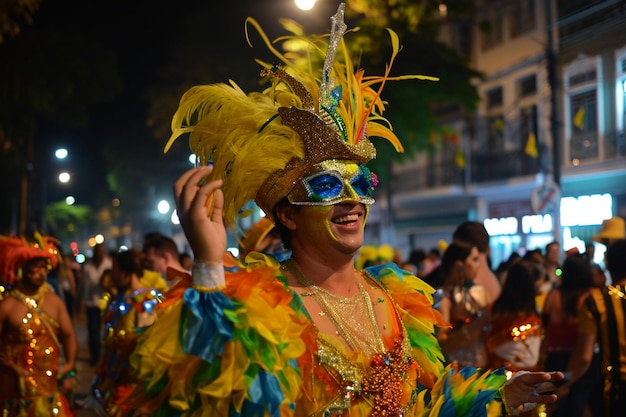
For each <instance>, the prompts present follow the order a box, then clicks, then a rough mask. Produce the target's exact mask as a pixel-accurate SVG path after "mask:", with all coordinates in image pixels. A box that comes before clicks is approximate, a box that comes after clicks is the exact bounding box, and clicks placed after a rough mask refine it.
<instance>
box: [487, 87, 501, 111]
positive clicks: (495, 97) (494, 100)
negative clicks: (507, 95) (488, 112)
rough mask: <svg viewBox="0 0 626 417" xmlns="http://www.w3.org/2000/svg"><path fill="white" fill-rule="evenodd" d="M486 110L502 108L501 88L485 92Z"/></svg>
mask: <svg viewBox="0 0 626 417" xmlns="http://www.w3.org/2000/svg"><path fill="white" fill-rule="evenodd" d="M486 95H487V108H488V109H493V108H495V107H500V106H502V103H503V96H502V87H496V88H492V89H491V90H487V93H486Z"/></svg>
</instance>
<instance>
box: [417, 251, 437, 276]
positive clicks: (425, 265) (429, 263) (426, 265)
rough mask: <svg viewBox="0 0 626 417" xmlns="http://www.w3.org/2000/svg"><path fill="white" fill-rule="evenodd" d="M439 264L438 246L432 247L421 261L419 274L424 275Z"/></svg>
mask: <svg viewBox="0 0 626 417" xmlns="http://www.w3.org/2000/svg"><path fill="white" fill-rule="evenodd" d="M440 264H441V251H440V250H439V248H436V247H433V248H430V250H429V251H428V255H426V258H424V260H423V261H422V269H421V272H420V273H421V274H422V275H421V276H426V275H428V274H430V273H431V272H432V271H434V270H435V268H437V267H438V266H439V265H440Z"/></svg>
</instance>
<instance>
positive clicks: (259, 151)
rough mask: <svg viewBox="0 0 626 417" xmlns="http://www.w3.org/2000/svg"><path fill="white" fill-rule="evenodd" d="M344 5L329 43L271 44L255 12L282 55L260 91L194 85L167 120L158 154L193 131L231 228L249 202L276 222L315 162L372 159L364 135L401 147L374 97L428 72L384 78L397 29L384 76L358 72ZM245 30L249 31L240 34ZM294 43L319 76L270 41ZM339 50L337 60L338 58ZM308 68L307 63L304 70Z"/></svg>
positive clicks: (394, 52) (198, 152)
mask: <svg viewBox="0 0 626 417" xmlns="http://www.w3.org/2000/svg"><path fill="white" fill-rule="evenodd" d="M344 7H345V6H344V4H343V3H342V4H341V5H340V6H339V9H338V11H337V13H336V14H335V15H334V16H333V17H332V19H331V20H332V30H331V33H330V35H329V40H328V46H327V47H326V48H324V46H323V45H320V43H319V41H315V40H311V39H307V38H304V37H300V36H295V35H294V36H284V37H281V38H279V39H277V40H276V41H274V42H272V41H271V40H270V39H269V38H268V37H267V35H266V34H265V33H264V32H263V30H262V28H261V27H260V25H259V24H258V23H257V22H256V21H255V20H254V19H252V18H248V19H247V20H246V23H247V26H246V32H247V30H248V25H251V26H252V27H254V28H255V29H256V30H257V32H258V33H259V35H260V36H261V38H262V39H263V41H264V43H265V45H266V46H267V48H268V49H269V50H270V51H271V52H272V53H273V54H274V55H275V56H276V57H277V58H278V59H279V60H280V61H281V62H282V65H281V66H280V67H279V66H276V65H271V64H268V63H265V62H262V61H259V60H257V62H258V63H259V64H261V65H262V66H263V68H264V69H263V70H262V71H261V75H262V76H267V77H269V78H270V79H271V80H272V86H271V87H270V88H268V89H266V90H265V91H263V92H253V93H249V94H246V93H244V92H243V91H242V90H241V89H240V88H239V87H238V86H237V84H235V83H234V82H233V81H232V80H231V81H230V84H224V83H221V84H213V85H205V86H196V87H193V88H191V89H190V90H189V91H187V93H185V94H184V95H183V97H182V98H181V101H180V106H179V108H178V110H177V111H176V113H175V115H174V117H173V119H172V132H173V133H172V136H171V137H170V140H169V141H168V143H167V145H166V148H165V152H167V150H168V149H169V148H170V147H171V145H172V143H173V142H174V141H175V140H176V139H177V138H178V137H180V136H181V135H184V134H190V147H191V150H192V152H194V153H195V154H196V155H197V156H198V157H199V158H200V163H201V164H203V165H204V164H207V163H212V164H213V165H214V169H213V172H212V173H211V175H210V177H209V178H208V180H213V179H218V178H221V179H223V180H224V184H223V186H222V190H223V192H224V201H225V204H224V206H225V208H224V218H225V220H226V222H227V223H228V224H229V225H230V226H234V224H235V220H236V218H237V217H238V216H241V217H243V216H244V215H246V214H245V213H243V214H242V213H240V210H241V208H242V207H243V206H244V205H245V204H246V203H247V202H248V201H249V200H252V199H254V201H255V202H256V203H257V205H258V206H259V207H260V208H261V209H263V211H265V214H266V215H267V216H268V218H270V219H272V220H273V209H274V207H275V206H276V204H277V203H278V202H279V201H280V200H281V199H282V198H283V197H285V196H286V195H287V194H288V193H289V192H290V191H291V189H292V188H293V186H294V185H295V184H296V183H297V181H299V180H300V179H301V178H302V177H303V176H304V175H305V174H306V173H307V171H309V170H310V169H311V168H312V167H313V165H315V164H317V163H319V162H322V161H325V160H329V159H344V160H351V161H354V162H357V163H359V164H361V163H366V162H367V161H369V160H371V159H372V158H374V157H375V156H376V150H375V148H374V146H373V145H372V143H371V142H370V141H369V137H374V136H378V137H381V138H384V139H387V140H388V141H389V142H391V143H392V144H393V145H394V147H395V149H396V150H397V151H398V152H402V151H403V148H402V145H401V143H400V140H399V139H398V137H397V136H396V135H395V134H394V133H393V131H392V129H391V125H390V123H389V122H388V121H387V120H386V119H385V118H383V117H382V113H383V112H384V110H385V105H384V102H383V101H382V100H381V98H380V94H381V92H382V89H383V86H384V84H385V82H386V81H388V80H403V79H429V80H436V78H434V77H427V76H421V75H405V76H399V77H390V76H389V72H390V70H391V65H392V63H393V61H394V59H395V57H396V55H397V53H398V52H399V50H400V45H399V40H398V36H397V35H396V34H395V32H393V31H392V30H388V31H389V34H390V37H391V44H392V56H391V60H390V62H389V63H388V64H387V67H386V71H385V74H384V75H382V76H365V73H364V71H363V70H358V71H355V70H354V68H353V66H352V63H351V61H350V57H349V54H348V49H347V48H346V45H345V43H344V39H343V35H344V33H345V31H346V25H345V23H344ZM246 34H247V33H246ZM289 40H299V41H304V42H306V43H307V45H309V47H310V48H309V53H311V54H315V53H317V54H320V55H321V56H322V57H324V58H325V59H324V67H323V69H322V73H321V79H317V78H316V77H315V75H314V74H313V71H312V70H309V71H308V72H307V71H302V70H300V69H299V67H297V66H296V65H295V63H294V62H293V61H292V60H290V59H289V58H287V57H286V56H285V55H283V54H282V53H280V52H279V51H278V50H276V49H275V48H274V47H273V44H274V43H275V42H277V41H289ZM338 53H339V57H337V55H338ZM311 67H312V65H309V68H311Z"/></svg>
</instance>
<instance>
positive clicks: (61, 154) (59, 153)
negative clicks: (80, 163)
mask: <svg viewBox="0 0 626 417" xmlns="http://www.w3.org/2000/svg"><path fill="white" fill-rule="evenodd" d="M68 154H69V152H68V151H67V149H65V148H59V149H57V150H56V151H54V156H55V157H56V158H57V159H65V158H67V155H68Z"/></svg>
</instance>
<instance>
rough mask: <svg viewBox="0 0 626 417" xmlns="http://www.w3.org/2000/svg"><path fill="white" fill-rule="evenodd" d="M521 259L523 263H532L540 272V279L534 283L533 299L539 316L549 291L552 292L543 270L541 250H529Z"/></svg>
mask: <svg viewBox="0 0 626 417" xmlns="http://www.w3.org/2000/svg"><path fill="white" fill-rule="evenodd" d="M522 259H523V260H525V261H529V262H532V263H533V264H534V265H535V266H536V267H537V269H538V270H539V271H540V277H539V279H538V280H537V282H536V283H535V285H536V287H537V296H536V297H535V304H536V306H537V311H538V312H539V314H541V312H542V311H543V306H544V304H545V302H546V297H547V296H548V293H549V292H550V290H552V284H551V283H550V280H549V279H548V276H547V275H546V272H545V269H544V258H543V252H542V251H541V249H530V250H527V251H526V253H525V254H524V256H522Z"/></svg>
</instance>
